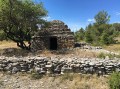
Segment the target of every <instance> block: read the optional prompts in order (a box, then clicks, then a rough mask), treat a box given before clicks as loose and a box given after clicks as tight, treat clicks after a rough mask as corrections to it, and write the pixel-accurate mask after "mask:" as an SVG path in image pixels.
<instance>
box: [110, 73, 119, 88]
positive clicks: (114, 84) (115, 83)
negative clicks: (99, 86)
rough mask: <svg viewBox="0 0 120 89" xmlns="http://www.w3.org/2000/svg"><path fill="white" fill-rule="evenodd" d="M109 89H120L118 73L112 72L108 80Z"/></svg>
mask: <svg viewBox="0 0 120 89" xmlns="http://www.w3.org/2000/svg"><path fill="white" fill-rule="evenodd" d="M109 87H110V89H120V72H114V73H112V74H111V75H110V78H109Z"/></svg>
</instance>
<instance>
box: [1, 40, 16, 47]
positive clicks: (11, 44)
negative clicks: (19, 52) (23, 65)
mask: <svg viewBox="0 0 120 89" xmlns="http://www.w3.org/2000/svg"><path fill="white" fill-rule="evenodd" d="M5 48H18V47H17V44H16V43H15V42H12V41H0V49H5Z"/></svg>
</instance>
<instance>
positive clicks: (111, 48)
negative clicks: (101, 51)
mask: <svg viewBox="0 0 120 89" xmlns="http://www.w3.org/2000/svg"><path fill="white" fill-rule="evenodd" d="M104 48H105V49H106V50H109V51H113V52H118V53H120V44H112V45H109V46H105V47H104Z"/></svg>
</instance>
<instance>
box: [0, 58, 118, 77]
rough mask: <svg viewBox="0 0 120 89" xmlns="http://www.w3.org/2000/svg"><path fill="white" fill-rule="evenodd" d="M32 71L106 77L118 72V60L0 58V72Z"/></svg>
mask: <svg viewBox="0 0 120 89" xmlns="http://www.w3.org/2000/svg"><path fill="white" fill-rule="evenodd" d="M33 70H34V71H36V72H38V73H39V74H47V73H52V74H64V73H83V74H98V75H106V74H110V73H112V72H113V71H118V72H120V59H117V58H115V59H113V60H110V59H96V58H91V59H88V58H64V57H63V58H57V57H56V58H55V57H54V58H53V57H51V58H50V57H38V56H35V57H0V71H6V72H9V73H17V72H29V73H30V72H32V71H33Z"/></svg>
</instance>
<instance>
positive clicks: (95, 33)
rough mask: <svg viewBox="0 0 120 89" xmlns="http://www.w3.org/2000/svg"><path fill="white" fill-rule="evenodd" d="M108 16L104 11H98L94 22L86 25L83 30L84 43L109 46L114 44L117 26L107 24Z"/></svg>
mask: <svg viewBox="0 0 120 89" xmlns="http://www.w3.org/2000/svg"><path fill="white" fill-rule="evenodd" d="M109 19H110V16H109V15H108V14H107V12H105V11H100V12H99V13H98V14H97V15H96V16H95V20H96V22H95V23H94V24H93V25H91V24H90V25H88V27H86V30H85V41H86V42H88V43H92V44H93V45H109V44H113V43H116V40H115V37H116V36H118V31H117V30H118V26H117V27H115V26H114V25H111V24H107V23H108V21H109Z"/></svg>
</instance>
